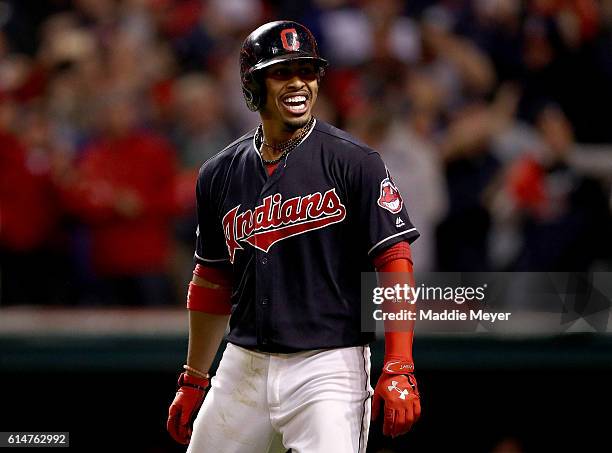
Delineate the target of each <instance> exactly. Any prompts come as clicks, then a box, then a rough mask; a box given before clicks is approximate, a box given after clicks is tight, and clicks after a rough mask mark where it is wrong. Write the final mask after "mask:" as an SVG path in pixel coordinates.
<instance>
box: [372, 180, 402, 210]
mask: <svg viewBox="0 0 612 453" xmlns="http://www.w3.org/2000/svg"><path fill="white" fill-rule="evenodd" d="M403 205H404V202H403V200H402V196H401V195H400V192H399V190H398V189H397V186H396V185H395V183H394V182H393V180H392V179H391V175H389V171H387V177H386V178H385V179H383V180H382V181H381V183H380V196H379V197H378V206H380V207H381V208H384V209H386V210H387V211H389V212H392V213H393V214H397V213H398V212H400V211H401V210H402V206H403Z"/></svg>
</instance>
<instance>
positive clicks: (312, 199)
mask: <svg viewBox="0 0 612 453" xmlns="http://www.w3.org/2000/svg"><path fill="white" fill-rule="evenodd" d="M238 209H240V205H238V206H236V207H235V208H233V209H231V210H230V211H229V212H228V213H227V214H225V216H224V217H223V221H222V222H223V231H224V233H225V242H226V244H227V250H228V251H229V256H230V261H231V262H232V263H233V262H234V255H235V254H236V250H242V246H241V245H240V242H248V243H249V244H251V245H252V246H253V247H255V248H257V249H259V250H262V251H264V252H266V253H267V252H268V251H269V250H270V247H272V246H273V245H274V244H276V243H277V242H278V241H282V240H283V239H287V238H289V237H292V236H297V235H298V234H303V233H307V232H308V231H312V230H318V229H320V228H325V227H326V226H329V225H332V224H334V223H338V222H342V221H343V220H344V218H345V217H346V208H345V206H344V205H343V204H342V202H341V201H340V198H339V197H338V195H337V194H336V189H330V190H328V191H327V192H325V193H324V194H321V192H315V193H313V194H310V195H305V196H303V197H295V198H290V199H289V200H285V201H283V199H282V196H281V194H278V193H277V194H274V195H270V196H268V197H266V198H264V199H263V204H261V205H259V206H257V207H256V208H255V210H254V211H252V210H250V209H249V210H247V211H244V212H241V213H240V214H238Z"/></svg>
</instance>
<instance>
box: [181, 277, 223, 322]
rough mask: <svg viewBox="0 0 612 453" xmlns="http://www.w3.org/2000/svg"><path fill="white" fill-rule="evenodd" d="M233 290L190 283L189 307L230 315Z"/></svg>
mask: <svg viewBox="0 0 612 453" xmlns="http://www.w3.org/2000/svg"><path fill="white" fill-rule="evenodd" d="M230 299H231V290H230V289H229V288H224V287H220V288H215V289H213V288H206V287H204V286H199V285H196V284H195V283H193V282H191V283H189V291H188V293H187V308H188V309H190V310H195V311H202V312H204V313H209V314H211V315H229V314H231V312H232V305H231V302H230Z"/></svg>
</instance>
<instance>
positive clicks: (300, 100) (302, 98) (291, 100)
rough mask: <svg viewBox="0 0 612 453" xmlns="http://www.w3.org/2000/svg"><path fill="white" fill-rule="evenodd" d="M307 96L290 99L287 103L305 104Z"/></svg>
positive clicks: (286, 100) (287, 99)
mask: <svg viewBox="0 0 612 453" xmlns="http://www.w3.org/2000/svg"><path fill="white" fill-rule="evenodd" d="M305 101H306V96H292V97H290V98H286V99H285V102H305Z"/></svg>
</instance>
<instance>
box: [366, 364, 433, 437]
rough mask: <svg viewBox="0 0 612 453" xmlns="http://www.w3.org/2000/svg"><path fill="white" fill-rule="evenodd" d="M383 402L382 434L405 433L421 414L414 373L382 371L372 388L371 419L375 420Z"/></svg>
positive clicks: (397, 434) (393, 435)
mask: <svg viewBox="0 0 612 453" xmlns="http://www.w3.org/2000/svg"><path fill="white" fill-rule="evenodd" d="M383 404H384V420H383V434H384V435H385V436H392V437H395V436H399V435H401V434H404V433H407V432H408V431H410V429H411V428H412V425H414V424H415V423H416V421H417V420H418V419H419V417H420V416H421V401H420V398H419V390H418V387H417V381H416V378H415V377H414V374H412V373H407V374H389V373H387V372H385V371H383V373H382V375H381V376H380V378H379V379H378V383H377V384H376V388H375V389H374V398H373V400H372V419H373V420H376V419H377V418H378V416H379V414H380V409H381V405H383Z"/></svg>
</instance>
